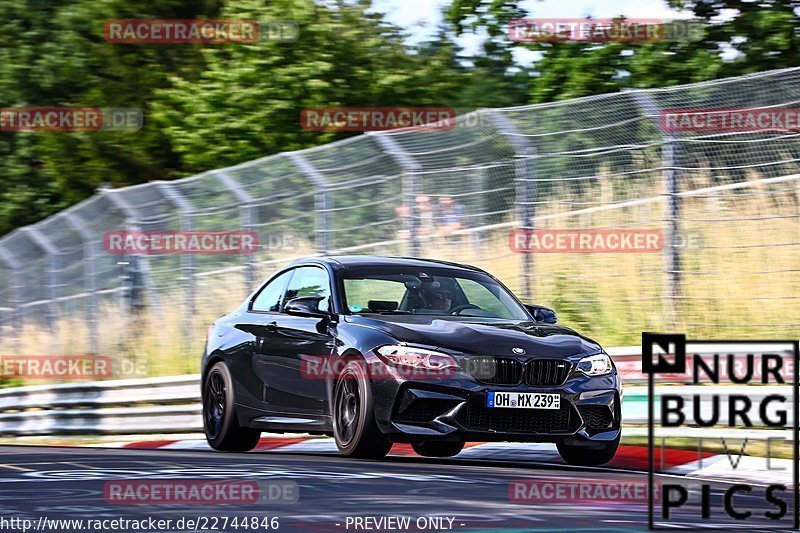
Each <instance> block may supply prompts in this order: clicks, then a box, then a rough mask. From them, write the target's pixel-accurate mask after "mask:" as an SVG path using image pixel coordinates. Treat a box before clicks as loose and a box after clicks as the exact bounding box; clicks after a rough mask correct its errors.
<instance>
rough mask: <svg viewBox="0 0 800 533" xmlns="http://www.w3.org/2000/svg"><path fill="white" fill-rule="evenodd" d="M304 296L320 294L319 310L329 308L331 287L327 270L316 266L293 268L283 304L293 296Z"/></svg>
mask: <svg viewBox="0 0 800 533" xmlns="http://www.w3.org/2000/svg"><path fill="white" fill-rule="evenodd" d="M306 296H322V300H320V302H319V309H320V311H328V310H329V306H330V296H331V289H330V283H329V281H328V272H327V271H325V270H323V269H321V268H316V267H300V268H297V269H295V270H294V275H293V276H292V279H291V280H290V281H289V286H288V287H287V288H286V296H285V298H284V299H283V305H286V302H288V301H289V300H291V299H293V298H304V297H306Z"/></svg>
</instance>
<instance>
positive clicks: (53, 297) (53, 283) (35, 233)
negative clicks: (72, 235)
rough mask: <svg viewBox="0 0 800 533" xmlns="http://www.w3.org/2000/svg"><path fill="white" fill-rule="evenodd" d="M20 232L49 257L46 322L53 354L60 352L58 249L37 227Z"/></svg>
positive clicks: (21, 229)
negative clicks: (50, 336)
mask: <svg viewBox="0 0 800 533" xmlns="http://www.w3.org/2000/svg"><path fill="white" fill-rule="evenodd" d="M20 231H22V232H24V233H26V234H27V235H28V238H30V240H31V241H32V242H33V243H34V244H36V246H38V247H39V248H40V249H41V250H42V251H43V252H44V253H45V255H46V256H47V266H46V268H47V279H46V280H43V281H44V282H45V283H46V284H47V294H46V295H45V297H46V298H47V300H48V303H47V312H46V320H47V324H48V328H49V329H50V330H51V332H52V333H53V335H52V338H51V352H53V353H55V352H56V351H58V348H57V347H56V346H57V343H58V338H59V336H58V335H57V334H56V331H55V327H56V324H58V304H57V303H56V301H57V299H58V287H59V279H60V277H61V276H60V274H61V268H60V265H59V261H58V259H59V255H58V248H56V247H55V246H53V244H52V243H51V242H50V241H49V240H48V239H47V238H46V237H45V236H44V235H43V234H42V232H40V231H39V230H38V229H37V228H36V227H35V226H25V227H23V228H20Z"/></svg>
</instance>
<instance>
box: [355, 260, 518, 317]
mask: <svg viewBox="0 0 800 533" xmlns="http://www.w3.org/2000/svg"><path fill="white" fill-rule="evenodd" d="M342 281H343V285H344V303H345V306H346V307H347V309H348V310H349V311H350V312H351V313H356V314H367V313H380V314H407V315H443V316H445V315H449V316H471V317H485V318H501V319H506V320H530V317H529V316H528V314H527V313H526V311H525V309H524V308H523V307H522V306H520V305H519V303H517V301H516V300H515V298H514V297H513V296H512V295H511V294H510V293H509V292H508V291H507V290H506V289H504V288H503V287H502V286H501V285H500V284H498V283H497V282H496V281H495V280H493V279H492V278H491V277H489V276H487V275H485V274H481V273H479V272H463V271H458V270H449V269H439V268H430V269H428V268H426V269H420V268H408V267H403V268H398V267H362V268H354V269H348V270H345V271H344V273H343V275H342Z"/></svg>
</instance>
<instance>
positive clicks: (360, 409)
mask: <svg viewBox="0 0 800 533" xmlns="http://www.w3.org/2000/svg"><path fill="white" fill-rule="evenodd" d="M331 415H332V416H331V418H332V419H333V437H334V439H335V440H336V447H337V448H339V453H341V454H342V455H344V456H346V457H357V458H360V459H382V458H383V457H386V454H387V453H389V449H390V448H391V447H392V443H391V442H390V441H389V439H388V438H387V437H386V435H384V434H383V433H382V432H381V430H380V429H378V425H377V424H376V423H375V405H374V403H373V401H372V387H371V383H370V380H369V376H368V375H367V372H366V369H365V368H364V365H363V363H362V362H361V361H355V360H354V361H350V362H349V363H347V366H345V367H344V370H343V371H342V373H341V374H340V375H339V377H338V379H337V380H336V385H335V386H334V389H333V402H332V404H331Z"/></svg>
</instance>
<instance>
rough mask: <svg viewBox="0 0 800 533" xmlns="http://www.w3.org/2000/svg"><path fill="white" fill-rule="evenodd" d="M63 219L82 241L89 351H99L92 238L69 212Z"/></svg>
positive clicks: (75, 216) (95, 352) (95, 276)
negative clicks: (86, 294)
mask: <svg viewBox="0 0 800 533" xmlns="http://www.w3.org/2000/svg"><path fill="white" fill-rule="evenodd" d="M64 219H65V220H66V221H67V223H68V224H69V225H70V226H72V229H74V230H75V231H76V232H77V233H78V235H80V236H81V240H82V241H83V285H84V289H85V290H86V292H87V293H88V303H87V305H86V308H85V311H86V325H87V326H88V328H89V351H90V352H91V353H93V354H97V353H99V352H100V346H99V343H98V336H97V268H96V264H95V261H96V254H95V249H94V247H95V243H94V242H93V240H92V237H93V235H92V232H91V231H89V229H88V228H87V227H86V225H85V224H84V223H83V221H81V219H80V218H78V216H77V215H74V214H72V213H70V212H65V213H64Z"/></svg>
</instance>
